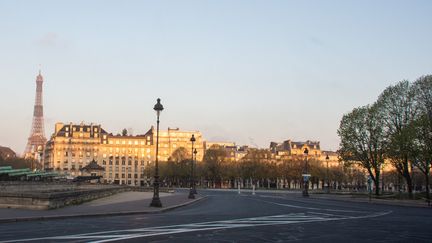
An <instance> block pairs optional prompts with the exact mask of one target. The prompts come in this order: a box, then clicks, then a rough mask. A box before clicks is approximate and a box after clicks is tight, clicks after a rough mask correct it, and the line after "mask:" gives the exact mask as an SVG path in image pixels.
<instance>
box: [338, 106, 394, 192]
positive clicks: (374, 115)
mask: <svg viewBox="0 0 432 243" xmlns="http://www.w3.org/2000/svg"><path fill="white" fill-rule="evenodd" d="M338 135H339V137H340V139H341V142H340V149H339V156H340V157H341V158H342V160H343V161H345V162H346V163H348V164H353V163H354V164H359V165H360V166H361V167H363V168H365V169H366V170H367V172H368V173H369V176H370V177H371V179H372V180H373V182H374V183H375V194H376V195H379V193H380V187H379V185H380V169H381V165H382V164H383V163H384V152H385V145H386V143H385V134H384V130H383V117H382V116H381V113H380V112H379V110H378V107H377V105H376V104H374V105H372V106H363V107H360V108H355V109H354V110H353V111H352V112H350V113H348V114H346V115H344V116H343V117H342V120H341V123H340V126H339V129H338Z"/></svg>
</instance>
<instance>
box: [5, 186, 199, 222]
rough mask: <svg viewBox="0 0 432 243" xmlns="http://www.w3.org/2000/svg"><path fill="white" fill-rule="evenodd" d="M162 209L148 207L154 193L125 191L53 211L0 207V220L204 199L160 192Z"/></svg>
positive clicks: (123, 211) (122, 211) (110, 212)
mask: <svg viewBox="0 0 432 243" xmlns="http://www.w3.org/2000/svg"><path fill="white" fill-rule="evenodd" d="M159 195H160V199H161V201H162V208H154V207H150V206H149V205H150V202H151V200H152V197H153V192H124V193H119V194H115V195H112V196H110V197H105V198H100V199H97V200H94V201H91V202H87V203H83V204H80V205H75V206H67V207H64V208H59V209H52V210H29V209H12V208H0V223H5V222H17V221H29V220H45V219H61V218H73V217H96V216H114V215H128V214H147V213H161V212H165V211H168V210H171V209H174V208H178V207H182V206H186V205H188V204H191V203H194V202H196V201H199V200H201V199H203V198H204V197H202V196H200V195H196V199H188V194H187V193H178V192H176V193H160V194H159Z"/></svg>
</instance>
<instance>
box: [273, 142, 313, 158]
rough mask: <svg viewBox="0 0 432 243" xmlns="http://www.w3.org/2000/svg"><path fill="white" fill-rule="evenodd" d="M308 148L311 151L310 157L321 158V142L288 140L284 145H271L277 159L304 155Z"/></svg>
mask: <svg viewBox="0 0 432 243" xmlns="http://www.w3.org/2000/svg"><path fill="white" fill-rule="evenodd" d="M306 148H307V149H308V151H309V156H312V157H316V158H320V157H321V147H320V142H319V141H310V140H307V141H306V142H294V141H291V140H286V141H284V142H282V143H277V142H271V143H270V150H271V151H272V153H274V154H275V156H276V158H283V157H289V156H298V155H303V154H304V150H305V149H306Z"/></svg>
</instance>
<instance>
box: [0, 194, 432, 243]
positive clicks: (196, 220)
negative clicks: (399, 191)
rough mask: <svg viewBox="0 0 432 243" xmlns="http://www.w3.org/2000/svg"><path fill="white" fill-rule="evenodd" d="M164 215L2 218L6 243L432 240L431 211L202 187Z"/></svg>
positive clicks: (0, 227) (2, 236) (2, 237)
mask: <svg viewBox="0 0 432 243" xmlns="http://www.w3.org/2000/svg"><path fill="white" fill-rule="evenodd" d="M199 193H200V194H201V195H206V196H207V198H205V199H203V200H201V201H199V202H197V203H195V204H193V205H189V206H186V207H183V208H179V209H176V210H173V211H169V212H165V213H160V214H145V215H128V216H112V217H96V218H81V219H77V218H71V219H58V220H47V221H29V222H16V223H8V224H0V241H2V242H8V241H10V242H20V241H22V242H89V241H91V242H111V241H122V242H123V241H127V242H150V241H151V242H287V241H301V242H303V241H305V242H432V209H431V208H415V207H402V206H388V205H376V204H369V203H353V202H344V201H335V200H328V199H318V198H313V197H311V198H302V197H301V195H300V194H298V193H286V194H280V193H263V192H257V194H256V195H251V193H250V192H249V193H242V194H240V195H239V194H238V193H237V192H235V191H210V190H208V191H199Z"/></svg>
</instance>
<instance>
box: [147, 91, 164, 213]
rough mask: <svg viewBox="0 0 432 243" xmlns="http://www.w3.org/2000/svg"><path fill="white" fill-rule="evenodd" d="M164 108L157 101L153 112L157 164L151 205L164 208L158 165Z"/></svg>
mask: <svg viewBox="0 0 432 243" xmlns="http://www.w3.org/2000/svg"><path fill="white" fill-rule="evenodd" d="M163 109H164V108H163V106H162V104H161V103H160V99H159V98H158V99H157V103H156V105H155V106H154V107H153V110H155V111H156V114H157V126H156V127H157V128H156V163H155V175H154V183H153V199H152V201H151V203H150V207H159V208H160V207H162V202H161V200H160V198H159V163H158V154H159V115H160V113H161V111H163Z"/></svg>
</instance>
